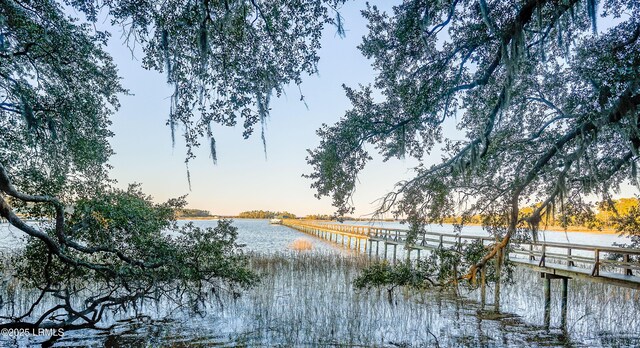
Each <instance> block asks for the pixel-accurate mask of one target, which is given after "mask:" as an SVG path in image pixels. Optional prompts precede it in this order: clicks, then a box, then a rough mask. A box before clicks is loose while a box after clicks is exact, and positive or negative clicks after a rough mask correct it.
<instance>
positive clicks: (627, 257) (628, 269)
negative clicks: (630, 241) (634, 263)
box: [622, 254, 633, 275]
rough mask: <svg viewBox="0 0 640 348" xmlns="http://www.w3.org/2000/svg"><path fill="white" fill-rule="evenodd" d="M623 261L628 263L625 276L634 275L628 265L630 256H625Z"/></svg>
mask: <svg viewBox="0 0 640 348" xmlns="http://www.w3.org/2000/svg"><path fill="white" fill-rule="evenodd" d="M622 261H624V262H625V263H627V264H626V265H625V267H624V274H625V275H633V272H631V268H629V267H627V266H628V263H629V254H624V256H623V257H622Z"/></svg>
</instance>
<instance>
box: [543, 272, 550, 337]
mask: <svg viewBox="0 0 640 348" xmlns="http://www.w3.org/2000/svg"><path fill="white" fill-rule="evenodd" d="M550 323H551V278H550V277H548V276H547V275H546V274H545V277H544V326H545V327H546V328H547V329H548V328H549V325H550Z"/></svg>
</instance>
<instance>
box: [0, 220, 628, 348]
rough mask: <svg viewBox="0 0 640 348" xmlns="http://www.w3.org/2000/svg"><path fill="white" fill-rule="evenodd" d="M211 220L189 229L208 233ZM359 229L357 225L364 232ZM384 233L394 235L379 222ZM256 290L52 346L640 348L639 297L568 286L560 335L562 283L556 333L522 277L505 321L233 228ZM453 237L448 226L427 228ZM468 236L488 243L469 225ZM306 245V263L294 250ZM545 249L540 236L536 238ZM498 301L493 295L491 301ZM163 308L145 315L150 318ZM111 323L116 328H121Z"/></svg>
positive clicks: (535, 283) (292, 236) (344, 253)
mask: <svg viewBox="0 0 640 348" xmlns="http://www.w3.org/2000/svg"><path fill="white" fill-rule="evenodd" d="M216 223H217V222H216V221H194V224H196V225H199V226H202V227H213V226H215V224H216ZM359 224H362V222H359ZM386 224H387V226H388V227H401V226H400V225H397V224H394V223H386ZM234 225H235V226H237V227H238V232H239V238H238V239H239V243H243V244H246V247H245V250H246V252H248V253H250V254H251V259H252V267H253V268H254V269H255V270H256V271H257V272H259V273H261V274H262V276H263V278H262V282H261V283H260V284H259V285H258V286H257V287H256V288H254V289H251V290H249V291H247V292H246V293H245V294H244V295H243V296H242V297H241V298H240V299H237V300H232V299H231V298H226V299H223V302H224V303H225V304H224V306H220V305H219V304H218V303H217V302H216V301H211V303H210V304H209V308H208V309H209V310H208V311H207V314H206V315H204V316H201V317H200V316H196V317H194V316H193V315H190V314H189V313H178V315H174V318H173V320H171V321H162V322H148V323H146V324H143V325H122V326H119V327H118V328H116V329H114V330H112V331H111V332H108V333H100V332H95V331H88V330H84V331H76V332H70V333H68V334H67V335H65V337H64V338H63V339H61V340H59V341H58V343H57V345H58V346H93V347H101V346H141V347H142V346H144V347H149V346H153V347H155V346H171V347H187V346H189V347H191V346H195V347H209V346H247V347H254V346H260V347H270V346H279V347H294V346H305V347H307V346H313V347H315V346H337V345H338V346H339V345H343V346H360V347H369V346H380V347H424V346H436V345H439V346H442V347H447V346H465V347H479V346H484V347H495V346H503V347H523V346H530V347H547V346H571V347H598V346H602V347H609V346H616V347H637V346H640V334H639V333H640V299H639V292H638V291H635V290H629V289H624V288H618V287H612V286H607V285H602V284H594V283H589V282H583V281H576V280H571V281H570V283H569V284H570V285H569V286H570V291H569V312H568V318H567V326H566V328H565V329H562V328H560V315H559V313H560V300H559V293H560V291H559V284H557V283H558V282H552V283H553V284H552V288H553V289H552V320H551V326H550V327H548V328H547V327H545V326H544V325H543V315H544V314H543V294H542V287H543V284H542V280H541V279H540V278H539V276H538V275H537V274H536V273H534V272H531V271H528V270H525V269H518V272H516V273H515V279H514V280H515V282H514V284H510V285H509V284H507V285H505V286H503V290H502V296H501V303H502V307H501V308H502V312H503V314H501V315H496V314H495V313H492V312H488V311H486V310H483V309H482V308H480V306H479V304H478V302H477V299H478V297H479V294H478V293H477V292H473V293H470V294H468V296H467V297H466V298H463V299H460V298H455V296H452V295H451V294H450V293H448V292H442V293H441V292H437V291H427V292H405V291H399V290H396V292H395V297H394V301H393V302H391V303H389V301H388V299H387V296H386V292H385V291H382V292H378V291H375V290H374V291H369V292H365V291H355V290H354V289H353V287H352V285H351V282H352V280H353V278H354V277H355V276H356V275H357V273H358V270H359V269H360V268H361V267H362V266H364V265H365V264H366V262H367V260H366V259H365V258H363V257H357V256H356V255H355V252H353V251H349V250H345V249H343V248H340V247H339V246H336V245H335V244H332V243H329V242H326V241H323V240H320V239H317V238H314V237H311V236H308V235H305V234H302V233H300V232H297V231H295V230H293V229H290V228H287V227H284V226H281V225H270V224H269V223H268V221H266V220H236V221H235V222H234ZM3 228H4V233H0V243H1V245H2V246H3V247H9V246H11V245H18V244H19V243H17V242H16V237H18V236H19V235H20V234H19V233H17V232H16V231H14V230H12V229H10V228H7V227H6V226H4V227H3ZM432 230H434V231H443V232H449V233H450V232H453V228H452V227H451V226H432ZM463 233H469V234H472V233H478V234H481V233H484V231H482V229H481V228H480V227H475V226H470V227H468V228H466V229H465V230H464V232H463ZM546 238H547V240H552V239H551V238H555V240H554V241H562V242H566V238H569V240H570V241H571V242H574V243H586V242H589V243H590V244H595V243H597V244H601V245H610V244H611V243H613V242H614V241H618V242H619V239H617V236H615V235H595V234H585V233H568V234H565V233H563V232H546ZM297 239H306V240H307V241H309V242H310V243H311V244H312V246H313V251H312V252H294V251H291V250H290V245H291V243H292V242H293V241H295V240H297ZM541 239H542V237H541ZM492 298H493V293H492V289H488V299H492ZM162 313H163V309H162V308H154V307H153V306H149V313H148V315H150V317H151V318H156V319H160V318H161V317H162V315H161V314H162ZM116 319H117V318H112V319H111V320H116ZM35 343H37V341H35V340H31V341H28V340H21V341H11V340H6V338H3V337H0V346H3V345H4V346H13V345H22V346H28V345H31V344H35Z"/></svg>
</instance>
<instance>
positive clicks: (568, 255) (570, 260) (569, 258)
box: [567, 248, 576, 266]
mask: <svg viewBox="0 0 640 348" xmlns="http://www.w3.org/2000/svg"><path fill="white" fill-rule="evenodd" d="M567 259H568V260H569V262H568V263H567V265H568V266H575V265H576V264H575V263H574V262H573V258H572V257H571V248H567Z"/></svg>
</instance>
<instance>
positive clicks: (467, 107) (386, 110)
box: [307, 0, 640, 274]
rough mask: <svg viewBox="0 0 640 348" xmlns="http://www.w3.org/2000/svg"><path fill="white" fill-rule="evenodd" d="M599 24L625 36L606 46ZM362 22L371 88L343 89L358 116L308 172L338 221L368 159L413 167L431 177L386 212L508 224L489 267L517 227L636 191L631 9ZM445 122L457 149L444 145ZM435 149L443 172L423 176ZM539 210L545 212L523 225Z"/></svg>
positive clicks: (637, 79)
mask: <svg viewBox="0 0 640 348" xmlns="http://www.w3.org/2000/svg"><path fill="white" fill-rule="evenodd" d="M623 14H624V16H623ZM601 15H602V16H606V17H608V18H616V19H617V23H616V24H615V25H613V26H612V27H611V28H607V29H606V30H603V31H602V33H598V32H597V31H596V28H595V24H597V22H598V18H599V16H601ZM364 16H365V17H366V18H367V19H368V20H369V29H370V32H369V34H368V35H367V36H366V37H365V38H364V41H363V43H362V44H361V46H360V49H361V51H362V52H363V54H364V55H365V56H366V57H368V58H371V59H372V60H373V66H374V67H375V68H376V69H377V71H378V76H377V78H376V81H375V84H374V85H373V86H365V87H362V88H361V89H360V90H354V89H351V88H345V89H346V93H347V96H348V97H349V99H350V100H351V102H352V105H353V107H352V109H351V110H349V111H347V113H346V114H345V115H344V117H343V118H342V119H341V120H340V121H339V122H338V123H336V124H335V125H332V126H327V125H325V126H323V128H321V129H320V130H318V135H319V136H320V137H321V140H320V145H319V146H318V147H317V148H316V149H314V150H312V151H310V152H309V157H308V159H307V160H308V163H309V164H310V165H311V166H312V167H313V171H312V173H311V174H309V175H308V177H309V178H310V179H312V180H313V183H312V187H313V188H315V189H316V190H317V195H318V196H319V197H321V196H331V197H332V198H333V203H334V205H335V206H336V207H337V209H338V211H339V212H340V213H342V212H348V211H351V210H352V209H353V207H352V206H351V200H350V197H351V195H352V194H353V192H354V189H355V183H356V178H357V175H358V173H359V172H360V170H362V168H364V166H365V165H366V163H367V162H368V161H369V160H370V158H371V156H370V155H369V154H368V152H367V149H366V148H365V146H368V145H370V146H372V147H375V149H376V151H378V152H379V153H380V154H381V155H382V156H383V158H385V159H388V158H391V157H398V158H401V157H403V156H412V157H415V158H417V159H418V160H420V161H422V163H424V164H422V165H420V166H418V167H417V168H415V176H414V178H413V179H411V180H408V181H403V182H400V183H398V184H397V186H396V188H395V189H394V191H392V192H390V193H388V194H387V195H386V196H385V197H384V198H383V200H382V202H383V203H382V204H381V206H380V208H379V210H378V212H379V213H383V212H388V211H391V212H393V213H395V215H396V216H399V217H400V216H402V217H404V218H406V220H407V221H409V222H410V223H411V224H412V225H414V226H413V227H412V228H411V230H412V231H414V233H420V231H422V229H421V226H422V225H423V224H425V223H430V222H436V223H437V222H440V221H442V219H443V218H444V217H445V216H450V215H452V213H453V212H454V210H455V209H454V208H455V207H465V206H467V207H469V208H468V209H466V211H465V212H464V215H467V216H472V215H475V214H486V213H487V212H495V213H497V214H505V213H506V214H507V217H508V218H507V219H506V220H505V226H506V227H508V230H507V234H506V235H505V237H504V238H503V240H502V242H501V243H499V244H498V245H497V246H496V249H495V250H493V251H491V252H490V253H489V254H487V257H485V258H483V259H482V260H481V261H480V262H479V264H478V265H476V267H481V266H482V264H483V263H486V262H487V261H488V260H489V259H491V258H493V257H494V256H495V255H496V254H497V251H498V249H502V248H505V247H506V245H507V244H508V242H509V239H510V238H511V237H512V236H513V235H514V234H515V233H516V231H517V229H518V228H519V226H522V225H523V224H525V223H526V224H527V225H528V227H529V229H530V230H531V231H533V232H535V231H536V230H537V228H538V225H539V223H540V222H541V221H542V220H543V218H544V216H545V215H547V216H548V215H551V214H552V211H554V210H555V207H572V209H574V211H580V210H581V209H580V207H581V206H584V204H585V202H584V196H585V195H589V194H598V195H601V196H603V198H605V199H606V198H608V196H609V194H610V193H611V192H614V191H616V190H618V189H619V187H620V184H621V183H623V182H625V181H627V180H629V179H630V180H631V181H632V182H635V181H636V176H637V159H638V157H637V153H638V151H637V150H638V147H639V146H640V138H639V136H638V134H639V133H638V124H639V123H638V122H639V120H640V118H639V115H638V105H640V70H639V69H638V67H639V66H640V65H638V63H639V62H640V61H639V57H640V43H639V40H638V39H639V37H640V22H639V21H638V19H639V18H640V4H639V3H638V2H637V1H632V0H629V1H619V0H610V1H602V2H600V4H598V2H595V1H580V0H570V1H560V2H558V1H540V0H531V1H515V0H514V1H484V0H481V1H459V0H452V1H422V0H407V1H404V2H403V3H402V4H401V5H399V6H396V7H394V10H393V13H392V14H387V13H382V12H381V11H380V10H378V9H377V8H376V7H369V8H368V9H367V10H366V11H364ZM374 89H376V90H377V91H379V92H380V93H381V95H382V98H381V100H376V99H375V98H374V97H373V94H374ZM449 119H455V123H456V124H457V128H458V132H457V133H456V135H455V136H444V134H443V124H444V123H445V122H446V121H447V120H449ZM461 138H462V139H461ZM437 145H439V146H440V147H441V151H442V153H443V155H442V161H441V162H440V163H437V164H434V165H426V163H425V162H428V161H429V156H431V155H432V154H433V151H434V148H435V147H436V146H437ZM532 202H542V203H541V204H540V205H538V206H537V207H536V209H534V210H533V211H531V213H530V214H529V215H527V216H521V215H520V214H519V212H520V207H521V206H526V205H529V204H531V203H532ZM471 273H472V274H474V273H475V272H471Z"/></svg>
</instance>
